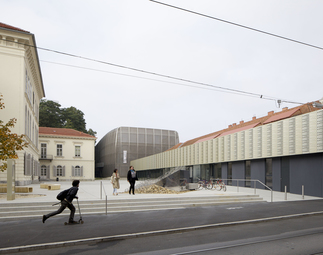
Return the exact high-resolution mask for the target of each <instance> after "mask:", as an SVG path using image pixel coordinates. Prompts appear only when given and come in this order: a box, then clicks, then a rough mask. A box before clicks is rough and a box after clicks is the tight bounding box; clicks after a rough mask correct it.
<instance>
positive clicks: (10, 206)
mask: <svg viewBox="0 0 323 255" xmlns="http://www.w3.org/2000/svg"><path fill="white" fill-rule="evenodd" d="M256 202H264V200H263V199H262V198H260V197H259V196H258V195H222V196H192V197H180V196H176V197H155V198H137V197H134V196H132V195H131V196H129V198H118V197H114V198H113V199H109V200H107V207H106V201H105V200H91V201H79V204H80V208H81V213H82V215H89V214H105V213H106V208H107V213H120V212H134V211H148V210H169V209H180V208H187V207H195V206H217V205H224V204H237V203H238V204H241V203H256ZM52 204H53V202H29V203H14V202H13V203H4V204H0V221H11V220H15V219H30V218H35V217H39V218H41V216H42V215H44V214H47V213H49V212H52V211H55V210H57V209H58V208H59V204H57V205H55V206H52ZM73 204H74V206H75V207H76V215H77V214H78V208H77V201H73ZM60 215H69V209H68V208H66V209H65V210H64V211H63V213H61V214H60Z"/></svg>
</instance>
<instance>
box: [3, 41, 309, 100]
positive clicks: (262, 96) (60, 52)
mask: <svg viewBox="0 0 323 255" xmlns="http://www.w3.org/2000/svg"><path fill="white" fill-rule="evenodd" d="M1 40H4V41H8V40H6V39H3V38H1ZM15 43H17V44H22V45H24V46H29V47H33V48H36V49H39V50H44V51H49V52H53V53H56V54H61V55H65V56H69V57H73V58H79V59H84V60H88V61H92V62H97V63H101V64H105V65H110V66H114V67H119V68H123V69H127V70H131V71H136V72H140V73H145V74H149V75H154V76H159V77H163V78H167V79H172V80H177V81H181V82H187V83H192V84H197V85H201V86H205V87H209V88H213V89H218V90H221V91H226V92H231V93H236V94H240V95H245V96H251V97H258V98H260V99H265V100H272V101H277V100H281V99H279V98H274V97H270V96H266V95H263V94H258V93H252V92H247V91H243V90H238V89H231V88H226V87H221V86H216V85H211V84H208V83H203V82H197V81H192V80H188V79H183V78H178V77H174V76H169V75H165V74H159V73H155V72H151V71H146V70H142V69H138V68H133V67H128V66H123V65H119V64H114V63H110V62H106V61H102V60H97V59H92V58H88V57H83V56H78V55H74V54H71V53H66V52H62V51H57V50H52V49H47V48H42V47H39V46H35V45H30V44H26V43H21V42H15ZM281 102H287V103H292V104H303V103H298V102H292V101H285V100H281Z"/></svg>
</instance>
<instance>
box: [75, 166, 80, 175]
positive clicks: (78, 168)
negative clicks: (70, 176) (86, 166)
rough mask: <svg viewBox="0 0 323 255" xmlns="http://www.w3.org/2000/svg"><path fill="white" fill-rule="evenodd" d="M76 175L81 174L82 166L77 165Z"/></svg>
mask: <svg viewBox="0 0 323 255" xmlns="http://www.w3.org/2000/svg"><path fill="white" fill-rule="evenodd" d="M75 176H81V167H80V166H76V167H75Z"/></svg>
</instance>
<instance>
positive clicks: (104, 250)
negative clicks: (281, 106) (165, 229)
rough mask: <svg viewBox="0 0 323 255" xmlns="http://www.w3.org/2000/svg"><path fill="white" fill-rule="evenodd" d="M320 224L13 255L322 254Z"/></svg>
mask: <svg viewBox="0 0 323 255" xmlns="http://www.w3.org/2000/svg"><path fill="white" fill-rule="evenodd" d="M321 222H323V215H316V216H303V217H297V218H292V219H284V220H275V221H270V222H261V223H251V224H242V225H232V226H223V227H214V228H207V229H202V230H192V231H183V232H179V233H174V234H162V235H154V236H149V237H139V238H130V239H120V240H114V241H108V242H99V243H93V244H86V245H78V246H68V247H61V248H52V249H46V250H36V251H26V252H19V253H13V254H17V255H18V254H21V255H26V254H31V255H40V254H44V253H46V254H48V255H54V254H60V255H64V254H79V255H86V254H90V255H97V254H114V255H118V254H120V255H121V254H123V255H124V254H136V255H148V254H149V255H165V254H174V255H175V254H178V255H179V254H203V255H209V254H220V255H225V254H268V255H269V254H271V255H275V254H284V255H287V254H293V255H295V254H296V255H297V254H300V255H301V254H323V243H322V240H323V227H322V226H320V224H318V223H321Z"/></svg>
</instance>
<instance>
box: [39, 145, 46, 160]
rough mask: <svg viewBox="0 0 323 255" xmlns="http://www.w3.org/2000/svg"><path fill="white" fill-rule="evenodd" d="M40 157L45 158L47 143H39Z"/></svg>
mask: <svg viewBox="0 0 323 255" xmlns="http://www.w3.org/2000/svg"><path fill="white" fill-rule="evenodd" d="M40 158H47V144H46V143H42V144H41V145H40Z"/></svg>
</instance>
